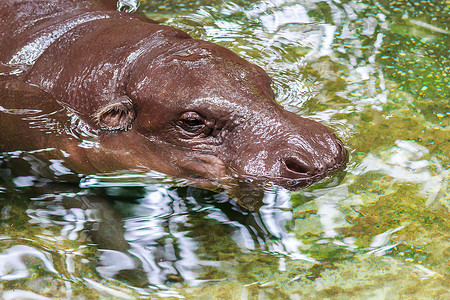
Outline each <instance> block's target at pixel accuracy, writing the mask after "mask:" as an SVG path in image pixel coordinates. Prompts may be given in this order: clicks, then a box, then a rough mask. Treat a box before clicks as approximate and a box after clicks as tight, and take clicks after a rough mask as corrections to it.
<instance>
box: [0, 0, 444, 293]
mask: <svg viewBox="0 0 450 300" xmlns="http://www.w3.org/2000/svg"><path fill="white" fill-rule="evenodd" d="M123 2H126V1H123ZM140 9H141V10H142V11H143V12H144V13H145V14H147V15H148V16H149V17H151V18H153V19H156V20H158V21H160V22H163V23H164V24H168V25H173V26H175V27H177V28H180V29H183V30H185V31H187V32H188V33H189V34H191V35H192V36H193V37H195V38H201V39H205V40H208V41H212V42H215V43H218V44H220V45H223V46H225V47H228V48H230V49H232V50H233V51H235V52H236V53H238V54H239V55H241V56H242V57H244V58H246V59H247V60H249V61H251V62H253V63H256V64H258V65H260V66H261V67H263V68H264V69H265V70H266V71H267V72H268V73H269V75H270V76H271V77H272V78H273V80H274V82H273V88H274V89H275V91H276V94H277V99H278V101H280V103H281V104H282V105H284V106H285V107H286V109H289V110H292V111H294V112H296V113H298V114H299V115H302V116H308V117H310V118H313V119H315V120H318V121H320V122H322V123H323V124H325V125H327V126H329V127H331V128H332V129H333V130H334V131H335V132H336V134H337V135H338V136H339V137H340V138H341V139H342V140H343V141H344V143H345V144H346V145H347V148H348V149H349V151H350V152H351V154H350V162H349V164H348V167H347V168H346V170H345V171H344V172H341V173H339V174H337V175H336V176H334V177H332V178H329V179H327V180H325V181H323V182H320V183H317V184H315V185H314V186H312V187H310V188H308V189H305V190H303V191H300V192H296V193H290V192H288V191H285V190H282V189H274V190H272V191H268V192H267V194H266V196H265V198H264V203H265V204H264V206H263V207H262V208H261V210H260V211H259V212H247V211H244V210H243V209H241V208H240V207H239V206H237V205H236V204H235V203H234V201H233V200H230V199H228V198H227V196H226V195H221V194H215V193H212V192H208V191H203V190H200V189H196V188H193V187H177V185H176V184H175V182H174V181H173V180H171V179H169V178H165V177H164V176H160V175H158V174H153V175H152V176H150V175H149V176H147V177H142V176H133V175H122V176H117V177H93V176H91V177H85V178H82V180H81V182H80V184H79V185H73V184H65V183H61V182H57V181H54V180H48V179H46V178H45V177H42V178H41V177H37V176H35V175H34V174H35V173H36V172H35V171H36V170H41V168H42V167H43V162H41V161H40V160H39V159H38V158H37V156H36V155H33V153H24V152H20V153H18V152H17V153H8V154H2V159H1V160H0V199H1V202H0V207H1V222H2V224H1V226H2V227H1V228H2V231H1V232H0V291H1V292H0V293H1V296H2V297H3V298H4V299H47V298H65V299H72V298H73V299H97V298H104V299H135V298H144V299H145V298H151V297H161V298H170V297H172V298H174V299H175V298H200V299H317V298H333V299H349V298H353V299H361V298H363V299H366V298H373V299H404V298H420V299H448V298H450V293H449V286H450V265H449V261H450V228H449V227H450V226H449V222H448V220H449V219H450V214H449V209H450V196H449V192H450V191H449V185H448V178H449V173H450V171H449V166H450V156H449V153H450V134H449V119H450V104H449V103H450V89H449V86H450V82H449V81H450V80H449V78H450V76H449V75H450V74H449V73H450V49H449V48H450V22H449V20H450V18H449V17H450V14H449V12H450V3H449V2H448V1H431V0H421V1H418V0H411V1H404V0H396V1H384V0H380V1H357V0H350V1H346V0H342V1H331V0H330V1H314V0H291V1H289V0H270V1H239V0H232V1H213V0H198V1H195V2H185V1H176V0H171V1H144V2H142V3H141V6H140ZM50 171H51V172H53V173H54V174H56V175H61V176H62V175H64V173H65V172H66V170H65V169H64V168H63V167H62V166H60V165H59V164H58V162H57V161H55V162H53V163H52V164H51V166H50Z"/></svg>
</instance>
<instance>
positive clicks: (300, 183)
mask: <svg viewBox="0 0 450 300" xmlns="http://www.w3.org/2000/svg"><path fill="white" fill-rule="evenodd" d="M347 160H348V158H346V159H345V160H343V161H342V162H341V163H338V164H336V165H334V166H333V167H331V168H328V169H327V170H326V171H324V172H321V173H318V174H314V175H308V174H307V173H302V175H305V177H301V178H286V177H282V176H273V177H272V176H271V177H269V176H255V175H240V176H239V179H238V180H239V181H240V182H243V183H251V184H257V185H260V186H263V187H264V186H273V185H276V186H281V187H284V188H286V189H288V190H290V191H298V190H300V189H303V188H306V187H308V186H310V185H312V184H313V183H315V182H318V181H320V180H322V179H324V178H326V177H328V176H331V175H333V174H334V173H336V172H337V171H339V170H342V169H343V168H345V166H346V163H347Z"/></svg>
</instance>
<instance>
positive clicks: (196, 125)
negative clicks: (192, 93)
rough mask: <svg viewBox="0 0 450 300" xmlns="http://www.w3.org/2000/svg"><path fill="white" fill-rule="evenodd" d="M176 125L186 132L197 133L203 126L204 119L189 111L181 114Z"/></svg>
mask: <svg viewBox="0 0 450 300" xmlns="http://www.w3.org/2000/svg"><path fill="white" fill-rule="evenodd" d="M177 125H178V126H180V127H181V128H182V129H184V130H185V131H187V132H190V133H197V132H199V131H200V130H201V129H203V128H204V127H205V121H204V118H203V117H202V116H200V115H199V114H198V113H196V112H193V111H190V112H185V113H184V114H182V115H181V117H180V118H179V119H178V121H177Z"/></svg>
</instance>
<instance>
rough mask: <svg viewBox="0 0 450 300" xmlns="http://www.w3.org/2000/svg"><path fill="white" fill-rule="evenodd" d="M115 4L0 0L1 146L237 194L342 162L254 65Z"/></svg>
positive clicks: (81, 168)
mask: <svg viewBox="0 0 450 300" xmlns="http://www.w3.org/2000/svg"><path fill="white" fill-rule="evenodd" d="M114 7H115V3H114V1H106V0H103V1H100V0H99V1H84V0H79V1H75V0H61V1H55V0H53V1H51V0H35V1H31V0H2V1H1V3H0V20H1V21H0V106H2V108H0V151H3V152H4V151H14V150H36V149H42V148H54V149H56V152H57V154H56V155H55V151H49V156H55V157H56V158H58V159H61V160H63V161H64V163H65V165H66V166H67V167H69V168H70V169H72V170H74V171H76V172H79V173H83V174H92V173H104V172H116V171H148V170H156V171H159V172H162V173H165V174H168V175H171V176H174V177H179V178H186V179H188V180H190V181H191V182H192V183H193V184H195V185H198V186H201V187H204V188H210V189H214V188H217V187H228V188H230V190H232V191H233V193H236V194H239V191H237V190H239V187H242V186H243V185H247V184H248V183H249V182H250V183H251V184H252V185H253V184H255V185H261V184H266V183H274V184H276V185H279V186H283V187H285V188H288V189H290V190H297V189H300V188H303V187H305V186H308V185H310V184H311V183H313V182H315V181H317V180H320V179H322V178H324V177H326V176H327V175H328V174H330V172H332V171H334V170H337V169H339V168H342V167H343V165H344V164H345V161H346V158H347V151H346V150H345V149H344V147H343V145H342V143H341V142H340V141H339V140H338V139H337V138H336V137H335V135H334V134H333V133H332V132H331V131H330V130H329V129H327V128H326V127H325V126H323V125H321V124H319V123H317V122H315V121H312V120H309V119H306V118H302V117H299V116H298V115H296V114H294V113H291V112H288V111H286V110H284V109H283V108H282V107H281V106H280V105H279V104H277V102H276V101H275V99H274V93H273V91H272V89H271V87H270V83H271V80H270V78H269V77H268V76H267V74H266V73H265V72H264V71H263V70H262V69H261V68H259V67H258V66H255V65H253V64H251V63H249V62H247V61H245V60H244V59H242V58H240V57H239V56H237V55H236V54H234V53H233V52H231V51H230V50H227V49H225V48H223V47H221V46H218V45H215V44H213V43H209V42H205V41H201V40H197V39H192V38H191V37H190V36H189V35H188V34H186V33H185V32H183V31H180V30H178V29H175V28H173V27H168V26H163V25H159V24H156V23H155V22H153V21H151V20H147V19H145V18H143V17H142V16H139V15H135V14H127V13H121V12H117V11H115V10H114ZM18 109H20V110H18ZM24 109H34V110H37V111H28V112H27V111H24ZM33 117H34V119H33ZM36 118H37V119H38V120H39V121H38V122H37V121H36ZM30 120H31V121H30ZM36 122H37V123H38V125H36ZM48 124H53V125H54V126H49V125H48ZM50 153H51V154H50ZM49 158H50V157H49Z"/></svg>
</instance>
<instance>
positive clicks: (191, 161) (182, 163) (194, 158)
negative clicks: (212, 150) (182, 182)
mask: <svg viewBox="0 0 450 300" xmlns="http://www.w3.org/2000/svg"><path fill="white" fill-rule="evenodd" d="M175 157H177V158H176V161H175V162H174V163H175V164H176V165H177V167H178V168H179V169H180V170H181V171H182V172H183V173H184V176H183V177H184V178H187V179H188V180H189V181H190V182H191V183H193V184H195V185H196V186H199V187H203V188H206V189H218V188H222V187H223V186H227V185H231V184H232V181H233V180H232V177H230V176H229V175H228V171H227V167H226V165H225V162H224V161H223V160H222V159H220V158H219V157H217V156H215V155H212V154H204V153H196V152H195V151H192V152H190V153H183V154H181V153H180V154H178V155H175Z"/></svg>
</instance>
